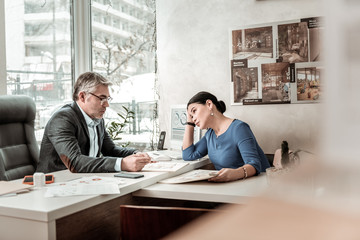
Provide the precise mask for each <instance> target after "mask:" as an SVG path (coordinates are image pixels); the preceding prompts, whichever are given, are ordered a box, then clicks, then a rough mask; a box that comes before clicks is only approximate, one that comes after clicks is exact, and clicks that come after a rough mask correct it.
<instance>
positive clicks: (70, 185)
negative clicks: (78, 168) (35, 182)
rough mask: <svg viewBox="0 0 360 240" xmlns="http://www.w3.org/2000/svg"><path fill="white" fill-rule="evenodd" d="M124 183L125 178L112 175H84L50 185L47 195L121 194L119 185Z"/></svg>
mask: <svg viewBox="0 0 360 240" xmlns="http://www.w3.org/2000/svg"><path fill="white" fill-rule="evenodd" d="M124 183H125V182H124V180H122V179H118V178H112V177H99V176H91V177H83V178H80V179H75V180H72V181H69V182H62V183H54V184H51V185H49V186H48V187H47V190H46V192H45V197H66V196H77V195H100V194H119V193H120V190H119V185H120V184H124Z"/></svg>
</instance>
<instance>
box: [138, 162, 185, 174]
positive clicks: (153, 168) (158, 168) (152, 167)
mask: <svg viewBox="0 0 360 240" xmlns="http://www.w3.org/2000/svg"><path fill="white" fill-rule="evenodd" d="M188 164H189V163H183V162H181V163H179V162H173V161H169V162H155V163H148V164H146V165H145V166H144V168H143V169H142V170H141V171H145V172H146V171H148V172H176V171H177V170H179V169H181V168H183V167H185V166H186V165H188Z"/></svg>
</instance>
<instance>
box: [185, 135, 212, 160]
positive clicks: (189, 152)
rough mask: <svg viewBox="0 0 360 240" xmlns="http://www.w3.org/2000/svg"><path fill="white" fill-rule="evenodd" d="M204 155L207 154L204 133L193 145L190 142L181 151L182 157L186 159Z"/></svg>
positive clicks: (194, 158)
mask: <svg viewBox="0 0 360 240" xmlns="http://www.w3.org/2000/svg"><path fill="white" fill-rule="evenodd" d="M206 155H207V142H206V134H205V136H204V137H202V138H201V139H200V141H198V142H197V143H196V144H195V145H194V144H191V145H190V146H189V147H188V148H186V149H184V150H183V151H182V157H183V159H184V160H187V161H189V160H190V161H191V160H196V159H199V158H202V157H204V156H206Z"/></svg>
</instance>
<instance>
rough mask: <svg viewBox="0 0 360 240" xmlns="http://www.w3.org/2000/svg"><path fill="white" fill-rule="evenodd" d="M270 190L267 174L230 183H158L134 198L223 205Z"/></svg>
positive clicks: (136, 193)
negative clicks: (219, 203) (192, 201)
mask: <svg viewBox="0 0 360 240" xmlns="http://www.w3.org/2000/svg"><path fill="white" fill-rule="evenodd" d="M267 188H268V183H267V180H266V174H265V173H262V174H260V175H259V176H254V177H251V178H247V179H245V180H238V181H234V182H228V183H214V182H208V181H206V180H205V181H199V182H190V183H180V184H166V183H156V184H154V185H151V186H148V187H145V188H142V189H140V190H138V191H136V192H133V196H137V197H152V198H166V199H179V200H194V201H206V202H221V203H240V204H241V203H246V202H247V201H248V200H249V199H250V198H253V197H256V196H258V195H260V194H262V193H263V192H264V191H265V190H266V189H267Z"/></svg>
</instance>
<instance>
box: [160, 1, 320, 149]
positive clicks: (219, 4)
mask: <svg viewBox="0 0 360 240" xmlns="http://www.w3.org/2000/svg"><path fill="white" fill-rule="evenodd" d="M314 16H323V14H322V12H321V1H320V0H316V1H315V0H305V1H304V0H292V1H281V0H270V1H255V0H226V1H219V0H196V1H194V0H171V1H168V0H157V40H158V77H159V85H160V102H159V109H160V111H159V112H160V129H161V130H166V131H167V132H168V133H169V134H168V136H170V107H171V105H176V104H186V103H187V101H188V100H189V99H190V97H192V96H193V95H194V94H196V93H197V92H199V91H202V90H205V91H209V92H211V93H213V94H215V95H216V96H217V97H218V99H220V100H223V101H224V102H225V103H226V105H227V109H228V110H227V111H226V112H225V115H227V116H229V117H232V118H238V119H240V120H243V121H245V122H247V123H249V124H250V126H251V128H252V130H253V132H254V133H255V136H256V137H257V140H258V142H259V144H260V146H261V147H262V148H263V150H264V152H265V153H274V151H275V150H276V149H277V148H279V147H280V144H281V141H282V140H285V139H286V140H287V141H288V142H289V145H290V147H292V148H294V149H298V148H302V149H308V150H312V151H315V150H316V145H317V140H316V139H317V137H318V135H319V126H320V121H319V119H320V115H321V114H320V112H321V111H322V104H287V105H273V104H272V105H258V106H231V105H230V102H231V100H230V57H229V48H230V46H229V44H230V40H229V35H230V33H229V29H230V28H234V27H239V26H246V25H254V24H263V23H267V22H278V21H286V20H294V19H300V18H304V17H314ZM165 146H166V147H170V141H169V137H168V138H167V141H166V142H165Z"/></svg>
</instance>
